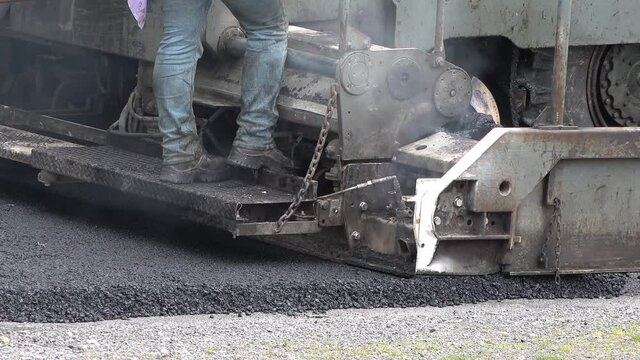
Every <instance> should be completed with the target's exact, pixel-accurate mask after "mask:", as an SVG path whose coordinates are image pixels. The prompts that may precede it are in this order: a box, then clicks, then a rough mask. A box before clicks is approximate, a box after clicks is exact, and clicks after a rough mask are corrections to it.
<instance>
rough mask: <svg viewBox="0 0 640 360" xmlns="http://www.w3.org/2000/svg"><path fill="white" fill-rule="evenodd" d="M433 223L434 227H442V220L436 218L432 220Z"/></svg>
mask: <svg viewBox="0 0 640 360" xmlns="http://www.w3.org/2000/svg"><path fill="white" fill-rule="evenodd" d="M433 223H434V224H436V226H440V225H442V219H440V217H439V216H436V217H434V218H433Z"/></svg>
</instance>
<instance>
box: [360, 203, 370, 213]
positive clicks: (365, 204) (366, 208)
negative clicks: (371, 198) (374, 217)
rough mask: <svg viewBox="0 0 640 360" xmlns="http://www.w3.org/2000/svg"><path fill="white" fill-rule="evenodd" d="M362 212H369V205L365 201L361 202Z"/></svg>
mask: <svg viewBox="0 0 640 360" xmlns="http://www.w3.org/2000/svg"><path fill="white" fill-rule="evenodd" d="M360 210H362V211H367V210H369V204H367V203H366V202H364V201H363V202H361V203H360Z"/></svg>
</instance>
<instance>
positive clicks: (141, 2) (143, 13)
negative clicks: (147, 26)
mask: <svg viewBox="0 0 640 360" xmlns="http://www.w3.org/2000/svg"><path fill="white" fill-rule="evenodd" d="M127 1H128V2H129V9H131V13H132V14H133V17H134V18H135V19H136V21H137V22H138V26H139V27H140V29H142V28H143V27H144V21H145V19H146V17H147V0H127Z"/></svg>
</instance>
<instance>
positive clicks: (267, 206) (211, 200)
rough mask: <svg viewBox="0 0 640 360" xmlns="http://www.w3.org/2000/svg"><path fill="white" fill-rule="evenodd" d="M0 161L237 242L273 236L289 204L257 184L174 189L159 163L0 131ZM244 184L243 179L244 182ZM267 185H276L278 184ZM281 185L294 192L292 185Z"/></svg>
mask: <svg viewBox="0 0 640 360" xmlns="http://www.w3.org/2000/svg"><path fill="white" fill-rule="evenodd" d="M0 157H3V158H7V159H11V160H14V161H19V162H22V163H26V164H29V165H31V166H33V167H34V168H36V169H40V170H43V171H45V172H47V173H51V174H53V175H55V176H59V177H62V178H69V179H74V180H79V181H82V182H86V183H91V184H96V185H102V186H106V187H110V188H113V189H117V190H120V191H123V192H125V193H131V194H135V195H139V196H142V197H145V198H150V199H154V200H159V201H162V202H165V203H169V204H172V205H175V206H178V207H181V208H184V209H186V210H189V211H191V212H192V213H193V214H192V216H190V217H193V218H195V219H197V220H198V221H200V222H204V223H207V224H209V225H214V226H217V227H221V228H223V229H226V230H228V231H230V232H232V233H233V234H234V235H237V236H258V235H273V234H274V229H275V221H276V220H277V219H278V217H279V216H280V215H281V214H282V213H284V211H285V210H286V208H287V207H288V206H289V204H290V203H291V202H292V201H293V200H294V195H293V193H292V192H291V191H285V190H282V189H279V188H274V187H273V186H270V185H267V184H266V183H265V181H264V180H265V176H261V178H260V179H259V180H255V179H252V177H251V176H249V180H229V181H224V182H219V183H211V184H187V185H174V184H167V183H163V182H161V181H160V180H159V173H160V167H161V159H159V158H155V157H151V156H146V155H141V154H137V153H133V152H128V151H125V150H122V149H118V148H115V147H112V146H81V145H77V144H74V143H70V142H65V141H61V140H57V139H55V138H51V137H47V136H43V135H38V134H35V133H31V132H28V131H24V130H19V129H14V128H10V127H6V126H1V125H0ZM244 178H246V176H245V177H244ZM277 180H278V181H276V180H272V181H273V182H280V185H281V187H286V186H283V184H282V182H283V181H282V180H283V179H282V178H279V179H277ZM290 182H291V183H289V184H285V185H289V188H291V189H294V188H297V186H296V185H297V184H295V182H294V181H290ZM318 231H320V228H319V227H318V224H317V222H315V221H295V219H294V221H291V222H290V223H289V224H287V225H286V226H285V227H284V228H283V230H282V232H281V233H280V234H282V235H286V234H293V233H295V234H301V233H315V232H318Z"/></svg>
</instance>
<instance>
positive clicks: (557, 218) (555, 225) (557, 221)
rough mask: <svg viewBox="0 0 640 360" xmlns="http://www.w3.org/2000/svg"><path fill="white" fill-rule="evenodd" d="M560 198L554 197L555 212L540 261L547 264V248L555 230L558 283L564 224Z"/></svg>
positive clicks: (558, 280) (557, 281)
mask: <svg viewBox="0 0 640 360" xmlns="http://www.w3.org/2000/svg"><path fill="white" fill-rule="evenodd" d="M561 205H562V203H561V202H560V199H558V198H554V199H553V212H552V213H551V221H550V222H549V227H548V228H547V236H546V238H545V241H544V243H543V245H542V253H541V254H540V258H539V259H538V261H539V262H540V263H541V264H542V265H544V266H545V267H546V266H547V260H548V257H547V248H548V247H549V242H550V241H551V237H552V235H553V233H554V232H555V235H556V236H555V276H556V283H559V282H560V251H561V242H560V241H561V239H560V236H561V226H562V211H561Z"/></svg>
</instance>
